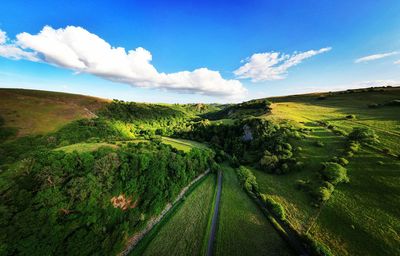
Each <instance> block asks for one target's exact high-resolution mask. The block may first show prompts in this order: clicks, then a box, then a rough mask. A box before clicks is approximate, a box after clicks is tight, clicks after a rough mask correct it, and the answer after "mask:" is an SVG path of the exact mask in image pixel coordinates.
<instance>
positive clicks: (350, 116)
mask: <svg viewBox="0 0 400 256" xmlns="http://www.w3.org/2000/svg"><path fill="white" fill-rule="evenodd" d="M355 118H356V116H355V115H347V116H346V119H355Z"/></svg>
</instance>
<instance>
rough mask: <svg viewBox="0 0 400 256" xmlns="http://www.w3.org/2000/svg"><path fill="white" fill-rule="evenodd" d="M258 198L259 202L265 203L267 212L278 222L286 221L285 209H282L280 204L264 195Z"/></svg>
mask: <svg viewBox="0 0 400 256" xmlns="http://www.w3.org/2000/svg"><path fill="white" fill-rule="evenodd" d="M260 197H261V200H262V201H263V202H264V203H265V206H266V207H267V209H268V210H270V211H271V212H272V213H273V214H274V215H275V216H276V217H278V218H279V219H280V220H286V213H285V208H283V206H282V205H281V204H280V203H278V202H276V201H275V200H274V199H272V198H271V197H270V196H269V195H266V194H261V195H260Z"/></svg>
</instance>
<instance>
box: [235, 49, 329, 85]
mask: <svg viewBox="0 0 400 256" xmlns="http://www.w3.org/2000/svg"><path fill="white" fill-rule="evenodd" d="M331 49H332V48H331V47H326V48H322V49H319V50H310V51H306V52H295V53H293V54H291V55H290V54H282V53H280V52H265V53H255V54H253V55H252V56H251V57H249V58H247V59H246V60H244V62H245V64H244V65H243V66H241V67H240V68H238V69H237V70H235V71H234V74H235V75H236V76H237V77H238V78H251V81H252V82H259V81H268V80H280V79H284V78H286V75H287V72H288V69H289V68H291V67H293V66H296V65H298V64H300V63H301V62H302V61H303V60H305V59H308V58H311V57H312V56H315V55H318V54H321V53H324V52H328V51H330V50H331Z"/></svg>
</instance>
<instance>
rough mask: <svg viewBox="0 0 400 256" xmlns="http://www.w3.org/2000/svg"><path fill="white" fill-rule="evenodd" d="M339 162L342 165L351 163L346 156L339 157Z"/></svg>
mask: <svg viewBox="0 0 400 256" xmlns="http://www.w3.org/2000/svg"><path fill="white" fill-rule="evenodd" d="M338 163H339V164H340V165H342V166H346V165H348V164H349V160H347V159H346V158H344V157H339V159H338Z"/></svg>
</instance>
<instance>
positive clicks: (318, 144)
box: [315, 141, 325, 148]
mask: <svg viewBox="0 0 400 256" xmlns="http://www.w3.org/2000/svg"><path fill="white" fill-rule="evenodd" d="M315 145H316V146H318V147H321V148H322V147H323V146H325V144H324V143H323V142H322V141H317V142H315Z"/></svg>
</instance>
